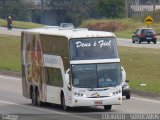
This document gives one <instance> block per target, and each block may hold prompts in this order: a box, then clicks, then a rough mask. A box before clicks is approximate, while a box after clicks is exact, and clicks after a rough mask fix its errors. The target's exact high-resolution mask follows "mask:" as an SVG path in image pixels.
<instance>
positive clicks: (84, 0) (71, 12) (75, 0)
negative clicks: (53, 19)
mask: <svg viewBox="0 0 160 120" xmlns="http://www.w3.org/2000/svg"><path fill="white" fill-rule="evenodd" d="M96 1H98V0H48V6H49V8H50V9H51V10H53V11H54V12H55V13H57V17H58V21H59V22H72V23H74V24H75V25H77V26H78V25H79V24H80V23H81V22H82V21H83V20H85V19H88V18H94V17H95V16H96V14H97V11H96Z"/></svg>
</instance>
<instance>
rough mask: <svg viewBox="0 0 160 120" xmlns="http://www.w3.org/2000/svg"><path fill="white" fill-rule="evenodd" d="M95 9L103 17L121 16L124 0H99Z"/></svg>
mask: <svg viewBox="0 0 160 120" xmlns="http://www.w3.org/2000/svg"><path fill="white" fill-rule="evenodd" d="M97 9H98V12H99V14H100V15H101V16H103V17H107V18H122V17H124V15H125V0H99V1H98V3H97Z"/></svg>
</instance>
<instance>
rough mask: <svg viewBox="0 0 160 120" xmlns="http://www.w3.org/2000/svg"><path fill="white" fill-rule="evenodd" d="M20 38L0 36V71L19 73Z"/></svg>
mask: <svg viewBox="0 0 160 120" xmlns="http://www.w3.org/2000/svg"><path fill="white" fill-rule="evenodd" d="M20 63H21V62H20V37H16V36H6V35H0V70H8V71H20Z"/></svg>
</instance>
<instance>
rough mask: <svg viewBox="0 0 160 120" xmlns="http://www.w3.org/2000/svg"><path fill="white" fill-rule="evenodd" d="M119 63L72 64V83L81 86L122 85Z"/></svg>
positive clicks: (102, 86)
mask: <svg viewBox="0 0 160 120" xmlns="http://www.w3.org/2000/svg"><path fill="white" fill-rule="evenodd" d="M120 68H121V67H120V64H119V63H108V64H81V65H72V84H73V86H74V87H79V88H104V87H113V86H117V85H120V84H121V82H122V78H121V77H122V75H121V69H120Z"/></svg>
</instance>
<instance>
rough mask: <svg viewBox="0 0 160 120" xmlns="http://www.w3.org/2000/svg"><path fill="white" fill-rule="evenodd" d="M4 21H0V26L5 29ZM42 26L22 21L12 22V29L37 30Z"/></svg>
mask: <svg viewBox="0 0 160 120" xmlns="http://www.w3.org/2000/svg"><path fill="white" fill-rule="evenodd" d="M6 24H7V23H6V20H3V19H0V26H2V27H6ZM42 26H43V25H41V24H36V23H31V22H22V21H13V27H14V28H24V29H28V28H38V27H42Z"/></svg>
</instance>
